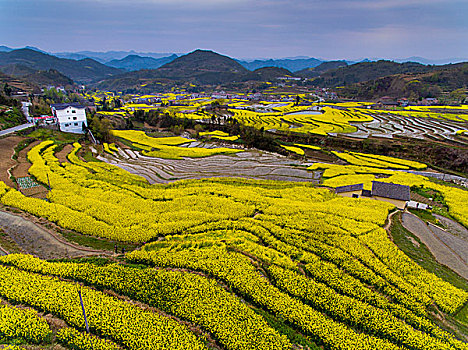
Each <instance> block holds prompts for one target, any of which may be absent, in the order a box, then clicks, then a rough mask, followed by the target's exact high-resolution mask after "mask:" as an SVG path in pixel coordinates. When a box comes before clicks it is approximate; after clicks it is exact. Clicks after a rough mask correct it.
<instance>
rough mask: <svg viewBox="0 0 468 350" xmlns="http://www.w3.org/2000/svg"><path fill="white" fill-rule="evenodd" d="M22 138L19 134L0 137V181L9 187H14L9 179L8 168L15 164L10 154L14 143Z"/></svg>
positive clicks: (12, 151) (13, 149) (13, 148)
mask: <svg viewBox="0 0 468 350" xmlns="http://www.w3.org/2000/svg"><path fill="white" fill-rule="evenodd" d="M22 140H24V137H20V136H9V137H4V138H1V139H0V181H3V182H5V183H6V184H7V185H8V186H10V187H15V184H14V183H13V181H11V180H10V174H8V169H10V168H11V167H12V166H14V165H15V164H16V162H15V161H14V160H13V159H11V156H12V155H13V153H14V151H15V147H16V145H17V144H18V143H20V142H21V141H22Z"/></svg>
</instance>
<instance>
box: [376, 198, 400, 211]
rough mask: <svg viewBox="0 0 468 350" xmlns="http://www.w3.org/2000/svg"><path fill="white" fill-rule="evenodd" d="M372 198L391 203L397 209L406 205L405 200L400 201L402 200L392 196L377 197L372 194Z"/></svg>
mask: <svg viewBox="0 0 468 350" xmlns="http://www.w3.org/2000/svg"><path fill="white" fill-rule="evenodd" d="M372 198H373V199H376V200H378V201H383V202H388V203H392V204H393V205H395V206H396V207H397V208H398V209H405V207H406V201H402V200H398V199H392V198H385V197H379V196H372Z"/></svg>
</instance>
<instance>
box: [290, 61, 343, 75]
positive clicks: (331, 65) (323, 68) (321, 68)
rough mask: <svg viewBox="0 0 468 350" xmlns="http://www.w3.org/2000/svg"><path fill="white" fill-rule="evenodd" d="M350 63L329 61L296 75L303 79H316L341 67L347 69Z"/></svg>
mask: <svg viewBox="0 0 468 350" xmlns="http://www.w3.org/2000/svg"><path fill="white" fill-rule="evenodd" d="M347 65H348V62H346V61H328V62H322V63H320V64H319V65H318V66H317V67H312V68H305V69H303V70H300V71H299V72H296V75H297V76H299V77H302V78H314V77H318V76H320V74H322V73H325V72H327V71H329V70H333V69H338V68H341V67H346V66H347Z"/></svg>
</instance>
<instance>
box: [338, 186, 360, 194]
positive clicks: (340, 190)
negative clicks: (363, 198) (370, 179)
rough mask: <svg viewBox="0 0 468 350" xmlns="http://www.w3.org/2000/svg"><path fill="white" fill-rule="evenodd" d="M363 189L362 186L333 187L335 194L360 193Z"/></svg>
mask: <svg viewBox="0 0 468 350" xmlns="http://www.w3.org/2000/svg"><path fill="white" fill-rule="evenodd" d="M363 188H364V184H356V185H347V186H339V187H335V193H343V192H353V191H360V190H362V189H363Z"/></svg>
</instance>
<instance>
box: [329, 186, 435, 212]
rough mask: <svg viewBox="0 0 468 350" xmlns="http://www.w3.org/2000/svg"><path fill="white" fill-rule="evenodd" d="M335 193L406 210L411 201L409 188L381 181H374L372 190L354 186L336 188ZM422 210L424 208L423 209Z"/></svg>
mask: <svg viewBox="0 0 468 350" xmlns="http://www.w3.org/2000/svg"><path fill="white" fill-rule="evenodd" d="M335 193H336V194H338V195H340V196H343V197H352V198H361V197H364V198H372V199H376V200H379V201H384V202H389V203H392V204H393V205H395V206H396V207H397V208H398V209H405V208H406V207H407V205H408V203H409V202H410V201H411V191H410V187H409V186H405V185H398V184H392V183H387V182H380V181H372V190H365V189H364V184H354V185H347V186H340V187H336V188H335ZM420 204H422V203H420ZM421 209H423V208H422V207H421ZM424 209H427V208H424Z"/></svg>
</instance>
